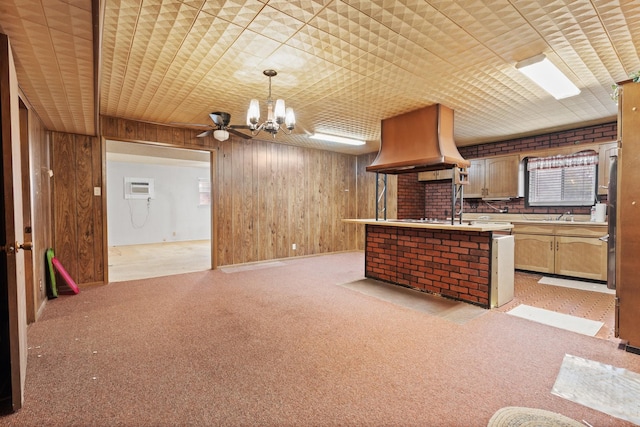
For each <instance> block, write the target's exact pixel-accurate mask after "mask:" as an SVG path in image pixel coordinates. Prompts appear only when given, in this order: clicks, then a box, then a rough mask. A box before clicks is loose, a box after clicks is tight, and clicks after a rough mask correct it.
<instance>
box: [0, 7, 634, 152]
mask: <svg viewBox="0 0 640 427" xmlns="http://www.w3.org/2000/svg"><path fill="white" fill-rule="evenodd" d="M103 2H104V18H103V32H102V52H101V55H102V58H101V60H102V63H101V76H102V78H101V82H100V93H101V99H100V100H99V105H100V107H99V108H100V113H101V114H103V115H109V116H118V117H127V118H131V119H136V120H145V121H152V122H159V123H167V124H175V123H200V124H210V120H209V118H208V113H209V112H211V111H216V110H223V111H228V112H230V113H231V114H232V123H234V124H241V123H243V122H244V120H245V116H246V109H247V106H248V103H249V100H250V99H251V98H258V99H259V100H260V102H261V104H262V107H263V111H262V114H263V115H264V114H266V111H265V110H266V108H265V106H264V101H265V100H266V97H267V94H268V79H267V78H266V77H265V76H264V75H263V74H262V71H263V70H265V69H268V68H272V69H275V70H276V71H278V75H277V76H276V77H274V78H273V80H272V85H273V86H272V91H273V96H274V98H275V97H281V98H283V99H285V101H286V103H287V105H288V106H292V107H294V109H295V111H296V116H297V118H298V126H297V128H296V130H295V132H294V135H291V136H285V135H278V136H277V138H276V140H277V141H278V142H282V143H286V144H294V145H299V146H306V147H313V148H324V149H330V150H337V151H343V152H348V153H353V154H358V153H364V152H371V151H375V150H377V148H378V146H379V138H380V130H379V128H380V121H381V120H382V119H384V118H388V117H391V116H394V115H397V114H400V113H403V112H407V111H411V110H413V109H416V108H420V107H423V106H425V105H429V104H433V103H442V104H444V105H447V106H448V107H450V108H453V109H454V111H455V138H456V141H457V143H458V144H459V145H468V144H476V143H481V142H486V141H495V140H501V139H508V138H511V137H515V136H521V135H527V134H535V133H540V132H544V131H547V130H549V129H553V130H557V129H562V128H565V129H566V128H572V127H577V126H580V125H583V124H593V123H597V122H606V121H613V120H615V116H616V114H617V107H616V105H615V103H614V102H613V101H612V100H611V99H610V92H611V85H612V84H613V83H615V82H617V81H621V80H625V79H627V78H628V76H629V75H630V74H631V73H633V72H636V71H638V70H640V57H639V55H640V52H639V50H638V48H637V46H636V44H637V43H634V41H637V40H639V39H640V2H638V1H637V0H621V1H611V0H577V1H575V0H549V1H538V0H535V1H534V0H518V1H517V2H514V1H507V0H470V1H465V2H452V1H448V0H427V1H425V0H400V1H388V0H349V1H346V0H292V1H290V0H182V1H179V0H144V1H143V0H103ZM91 16H92V14H91V0H3V1H2V2H1V3H0V30H1V31H2V32H4V33H6V34H8V35H9V37H10V40H11V43H12V46H13V50H14V52H15V55H16V64H17V68H18V80H19V84H20V86H21V88H22V90H23V92H24V93H25V94H26V95H27V97H28V99H29V101H30V103H32V105H34V107H35V108H36V110H37V112H38V114H39V115H40V117H42V119H43V121H44V122H45V125H46V126H47V127H48V128H50V129H53V130H59V131H65V132H73V133H80V134H93V133H95V123H93V120H94V119H95V113H94V106H95V105H96V102H97V100H94V99H93V94H94V89H93V52H92V48H93V33H92V23H91ZM539 53H544V54H546V55H547V56H548V57H549V59H550V60H551V61H553V62H554V63H556V65H558V66H559V67H560V68H561V69H562V70H563V71H565V72H566V73H567V74H568V75H569V77H570V78H571V79H572V80H573V81H574V82H575V83H577V84H578V86H579V87H580V89H581V90H582V93H581V94H580V95H579V96H576V97H573V98H568V99H565V100H560V101H557V100H555V99H553V98H552V97H550V96H549V95H547V94H546V93H544V92H543V91H542V90H541V89H539V88H538V87H537V86H535V85H534V84H533V83H531V82H530V81H528V80H527V79H526V78H525V77H524V76H522V75H521V74H520V73H519V72H518V71H517V70H516V69H515V64H516V63H517V62H518V61H521V60H523V59H526V58H529V57H531V56H534V55H537V54H539ZM313 132H326V133H335V134H338V135H341V136H353V137H357V138H365V139H366V140H368V141H369V142H368V144H367V145H366V146H364V147H340V146H337V145H336V144H325V143H323V142H318V141H314V140H311V139H309V138H308V134H309V133H313ZM265 138H267V137H265ZM268 138H270V137H268Z"/></svg>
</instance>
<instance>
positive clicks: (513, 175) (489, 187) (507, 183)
mask: <svg viewBox="0 0 640 427" xmlns="http://www.w3.org/2000/svg"><path fill="white" fill-rule="evenodd" d="M470 162H471V166H469V184H468V185H467V186H466V187H465V189H464V196H465V197H466V198H484V199H507V198H511V197H518V171H519V167H520V158H519V156H518V155H508V156H497V157H487V158H484V159H470Z"/></svg>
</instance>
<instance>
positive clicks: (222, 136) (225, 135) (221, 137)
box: [213, 129, 229, 141]
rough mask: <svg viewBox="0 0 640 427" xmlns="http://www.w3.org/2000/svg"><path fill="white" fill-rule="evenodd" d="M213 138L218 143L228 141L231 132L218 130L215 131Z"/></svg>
mask: <svg viewBox="0 0 640 427" xmlns="http://www.w3.org/2000/svg"><path fill="white" fill-rule="evenodd" d="M213 137H214V138H215V139H217V140H218V141H226V140H227V139H229V132H227V131H226V130H224V129H216V130H214V131H213Z"/></svg>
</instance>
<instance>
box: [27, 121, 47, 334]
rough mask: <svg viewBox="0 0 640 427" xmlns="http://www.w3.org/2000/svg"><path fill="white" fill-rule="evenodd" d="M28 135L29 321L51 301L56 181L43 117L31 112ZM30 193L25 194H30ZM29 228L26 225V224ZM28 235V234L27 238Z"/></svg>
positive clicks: (35, 317) (36, 316)
mask: <svg viewBox="0 0 640 427" xmlns="http://www.w3.org/2000/svg"><path fill="white" fill-rule="evenodd" d="M26 114H27V123H28V135H27V137H26V140H23V143H27V144H28V155H29V162H28V164H29V170H28V171H25V170H23V175H24V174H25V173H27V174H28V176H26V179H25V182H28V184H27V185H29V184H30V185H31V187H30V193H31V200H30V202H31V203H30V211H31V221H30V225H31V230H32V233H31V235H30V238H31V241H32V243H33V251H32V256H33V278H34V279H33V290H32V292H30V293H28V295H29V294H30V296H29V299H28V301H27V320H28V321H29V322H33V321H35V320H37V318H38V315H39V313H40V310H42V308H43V307H44V304H45V302H46V300H47V287H46V286H47V274H48V272H47V270H46V268H45V253H46V250H47V248H50V247H53V213H52V209H51V197H52V182H51V178H50V177H49V170H50V169H51V163H50V161H51V157H50V140H49V133H48V132H47V130H46V128H45V127H44V124H43V123H42V121H41V120H40V118H39V117H38V116H37V114H35V113H34V112H33V110H32V109H31V108H29V109H28V112H27V113H26ZM26 193H27V192H25V194H26ZM25 225H26V223H25ZM26 236H27V234H26V233H25V238H26Z"/></svg>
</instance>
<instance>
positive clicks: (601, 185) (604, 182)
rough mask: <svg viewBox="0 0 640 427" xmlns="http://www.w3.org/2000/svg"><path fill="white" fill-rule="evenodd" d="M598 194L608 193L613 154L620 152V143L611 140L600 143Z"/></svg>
mask: <svg viewBox="0 0 640 427" xmlns="http://www.w3.org/2000/svg"><path fill="white" fill-rule="evenodd" d="M598 151H599V153H598V155H599V158H598V195H599V196H601V195H603V194H608V192H609V191H608V187H609V172H610V171H611V156H615V155H617V154H618V143H617V142H610V143H608V144H602V145H600V149H599V150H598Z"/></svg>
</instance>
